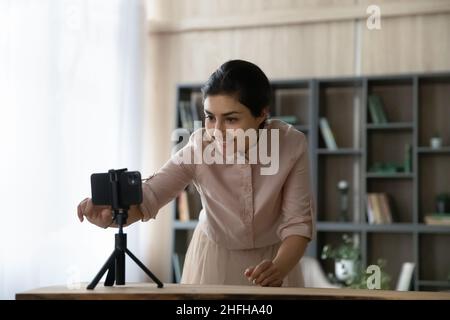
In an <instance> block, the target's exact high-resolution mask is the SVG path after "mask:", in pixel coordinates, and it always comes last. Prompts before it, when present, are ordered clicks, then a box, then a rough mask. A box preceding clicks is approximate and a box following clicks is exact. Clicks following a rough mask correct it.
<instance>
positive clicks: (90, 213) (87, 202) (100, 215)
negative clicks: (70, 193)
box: [77, 198, 113, 228]
mask: <svg viewBox="0 0 450 320" xmlns="http://www.w3.org/2000/svg"><path fill="white" fill-rule="evenodd" d="M77 211H78V219H80V222H83V220H84V217H86V219H87V220H88V221H89V222H90V223H92V224H95V225H96V226H99V227H101V228H107V227H109V226H110V225H111V223H112V222H113V221H112V213H111V207H109V206H96V205H94V204H93V203H92V200H91V199H90V198H86V199H84V200H83V201H81V202H80V204H79V205H78V208H77Z"/></svg>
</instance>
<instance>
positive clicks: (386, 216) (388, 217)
mask: <svg viewBox="0 0 450 320" xmlns="http://www.w3.org/2000/svg"><path fill="white" fill-rule="evenodd" d="M378 200H379V202H380V207H381V217H382V223H392V220H393V219H392V210H391V206H390V201H389V196H388V194H387V193H379V194H378Z"/></svg>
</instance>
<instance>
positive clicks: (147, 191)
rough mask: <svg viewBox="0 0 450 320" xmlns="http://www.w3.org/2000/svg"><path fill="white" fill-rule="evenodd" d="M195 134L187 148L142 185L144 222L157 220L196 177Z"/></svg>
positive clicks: (180, 151) (196, 134) (196, 133)
mask: <svg viewBox="0 0 450 320" xmlns="http://www.w3.org/2000/svg"><path fill="white" fill-rule="evenodd" d="M194 136H198V132H194V133H193V134H192V135H191V137H190V138H189V142H188V144H187V145H186V146H184V147H183V148H182V149H180V150H179V151H178V152H176V153H175V154H174V155H173V156H172V157H171V158H170V159H169V160H168V161H167V162H166V163H165V164H164V166H163V167H162V168H161V169H159V170H158V171H157V172H156V173H154V174H153V175H152V176H150V177H149V178H148V179H147V180H146V181H145V182H144V183H142V193H143V200H142V203H141V204H140V210H141V212H142V213H143V218H142V221H148V220H149V219H152V218H155V217H156V214H157V213H158V211H159V210H160V209H161V208H162V207H164V206H165V205H166V204H167V203H169V202H170V201H171V200H173V199H175V197H177V196H178V195H179V194H180V192H182V191H183V190H184V189H185V188H186V186H187V185H188V184H189V183H191V182H192V180H193V179H194V176H195V163H194V146H196V144H195V143H194Z"/></svg>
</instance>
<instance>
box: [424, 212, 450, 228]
mask: <svg viewBox="0 0 450 320" xmlns="http://www.w3.org/2000/svg"><path fill="white" fill-rule="evenodd" d="M425 223H426V224H429V225H438V226H450V213H430V214H427V215H426V216H425Z"/></svg>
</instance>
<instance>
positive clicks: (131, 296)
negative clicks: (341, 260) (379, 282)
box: [16, 283, 450, 300]
mask: <svg viewBox="0 0 450 320" xmlns="http://www.w3.org/2000/svg"><path fill="white" fill-rule="evenodd" d="M16 299H18V300H30V299H63V300H66V299H76V300H119V299H120V300H124V299H127V300H151V299H159V300H177V299H186V300H191V299H196V300H197V299H234V300H237V299H239V300H241V299H261V300H267V299H270V300H277V299H341V300H349V299H351V300H366V299H383V300H405V299H407V300H429V299H433V300H450V292H418V291H407V292H400V291H385V290H361V289H319V288H263V287H257V286H214V285H180V284H165V285H164V288H161V289H158V288H157V287H156V285H154V284H152V283H130V284H127V285H125V286H114V287H104V286H103V284H99V285H98V286H97V287H96V288H95V290H86V284H83V285H82V286H81V289H69V288H67V287H66V286H53V287H45V288H39V289H34V290H30V291H26V292H21V293H17V294H16Z"/></svg>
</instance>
